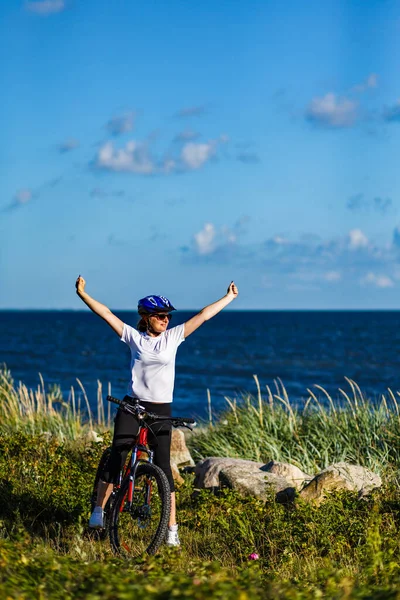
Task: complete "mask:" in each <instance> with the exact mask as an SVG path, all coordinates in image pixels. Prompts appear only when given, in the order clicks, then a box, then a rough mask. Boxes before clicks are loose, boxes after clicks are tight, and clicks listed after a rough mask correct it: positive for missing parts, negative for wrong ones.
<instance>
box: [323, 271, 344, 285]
mask: <svg viewBox="0 0 400 600" xmlns="http://www.w3.org/2000/svg"><path fill="white" fill-rule="evenodd" d="M322 278H323V279H325V281H330V282H332V283H335V282H337V281H340V280H341V279H342V275H341V273H340V272H339V271H327V272H326V273H324V274H323V275H322Z"/></svg>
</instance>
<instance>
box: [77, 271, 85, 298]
mask: <svg viewBox="0 0 400 600" xmlns="http://www.w3.org/2000/svg"><path fill="white" fill-rule="evenodd" d="M85 285H86V281H85V280H84V279H83V277H81V276H80V275H78V279H77V280H76V282H75V288H76V293H77V294H78V295H81V294H83V292H84V291H85Z"/></svg>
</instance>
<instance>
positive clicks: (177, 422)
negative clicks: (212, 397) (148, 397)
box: [107, 396, 196, 429]
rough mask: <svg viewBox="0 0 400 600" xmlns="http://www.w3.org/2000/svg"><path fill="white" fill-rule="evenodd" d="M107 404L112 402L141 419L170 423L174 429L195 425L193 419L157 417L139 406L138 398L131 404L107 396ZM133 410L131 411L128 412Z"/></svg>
mask: <svg viewBox="0 0 400 600" xmlns="http://www.w3.org/2000/svg"><path fill="white" fill-rule="evenodd" d="M107 400H108V402H113V403H114V404H118V405H119V406H121V407H122V408H123V409H124V410H127V409H128V412H134V413H135V415H136V416H142V418H148V419H151V420H152V421H171V423H172V425H173V426H174V427H179V426H181V427H187V428H188V429H191V427H189V424H193V423H196V421H195V419H190V418H188V419H187V418H185V417H167V416H164V415H157V414H156V413H153V412H149V411H147V410H146V409H145V408H144V407H143V406H140V404H139V398H133V402H128V401H126V400H119V399H118V398H114V397H113V396H107ZM129 409H133V410H129Z"/></svg>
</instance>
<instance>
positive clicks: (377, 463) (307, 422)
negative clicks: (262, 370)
mask: <svg viewBox="0 0 400 600" xmlns="http://www.w3.org/2000/svg"><path fill="white" fill-rule="evenodd" d="M346 381H347V386H348V388H349V389H348V390H347V391H345V390H344V389H341V390H339V394H340V398H339V400H340V401H338V400H334V399H333V398H332V397H331V396H330V395H329V394H328V393H327V391H326V390H324V388H322V387H321V386H315V387H316V390H315V391H314V390H311V389H308V390H307V392H308V398H307V400H306V402H305V404H304V407H302V408H301V409H300V408H296V407H295V406H294V405H292V404H291V402H290V400H289V397H288V394H287V392H286V390H285V387H284V386H283V384H282V383H281V382H280V381H277V382H275V385H276V390H275V392H276V393H272V391H271V389H270V388H269V387H268V386H267V388H266V390H267V393H266V396H265V397H263V396H262V394H261V388H260V385H259V383H258V379H257V378H256V382H257V389H258V394H257V395H256V396H252V395H251V394H245V395H243V396H242V397H241V398H239V399H237V398H234V399H230V398H226V401H227V410H225V411H224V412H223V413H222V414H220V415H219V417H218V419H217V421H216V423H214V424H213V426H212V427H207V428H202V429H201V430H200V431H199V433H198V434H196V435H195V436H194V437H193V438H192V440H191V441H190V446H191V450H192V452H193V455H194V458H195V459H200V458H203V457H205V456H227V457H228V456H229V457H237V458H246V459H249V460H255V461H264V462H268V461H270V460H272V459H273V460H277V461H283V462H289V463H291V464H294V465H296V466H298V467H299V468H301V469H302V470H303V471H305V472H308V473H310V474H313V473H316V472H317V471H319V470H321V469H322V468H324V467H326V466H327V465H328V464H332V463H333V462H338V461H346V462H350V463H353V464H360V465H363V466H366V467H369V468H370V469H372V470H374V471H376V472H379V473H382V472H384V471H387V470H388V469H398V468H399V467H400V415H399V405H398V393H396V394H394V393H393V392H392V391H391V390H388V393H387V395H383V396H381V398H380V399H379V400H378V401H377V402H372V401H370V400H369V399H367V398H366V397H365V396H364V395H363V393H362V391H361V390H360V388H359V387H358V385H357V384H356V383H355V382H354V381H352V380H350V379H347V380H346ZM316 392H318V394H319V395H318V396H317V394H316Z"/></svg>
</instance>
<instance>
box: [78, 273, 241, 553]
mask: <svg viewBox="0 0 400 600" xmlns="http://www.w3.org/2000/svg"><path fill="white" fill-rule="evenodd" d="M75 285H76V293H77V294H78V296H79V297H80V298H81V300H83V302H84V303H85V304H86V305H87V306H88V307H89V308H90V309H91V310H92V311H93V312H94V313H95V314H96V315H98V316H99V317H101V318H102V319H104V321H106V323H108V325H110V327H111V328H112V329H113V330H114V331H115V333H117V334H118V336H119V337H120V339H121V340H122V341H123V342H125V343H126V344H127V345H128V346H129V347H130V349H131V365H130V369H131V377H130V383H129V389H128V394H129V395H130V396H132V397H135V398H139V399H140V401H141V404H142V405H143V406H144V407H145V408H146V409H147V410H149V411H151V412H154V413H156V414H160V415H167V416H170V415H171V402H172V393H173V389H174V380H175V356H176V351H177V349H178V346H179V345H180V344H181V343H182V342H183V341H184V340H185V339H186V338H187V337H188V336H189V335H190V334H191V333H193V332H194V331H195V330H196V329H197V328H198V327H200V325H202V324H203V323H204V322H205V321H208V320H209V319H211V318H212V317H214V316H215V315H216V314H217V313H219V312H220V311H221V310H222V309H223V308H225V306H227V305H228V304H229V303H230V302H232V300H234V299H235V298H236V297H237V295H238V289H237V287H236V285H235V284H234V282H233V281H232V282H231V283H230V285H229V287H228V290H227V293H226V295H225V296H224V297H223V298H221V299H220V300H217V302H214V303H213V304H210V305H209V306H206V307H205V308H203V309H202V310H201V311H200V312H199V313H198V314H197V315H195V316H194V317H192V318H191V319H189V320H188V321H186V323H183V324H182V325H178V326H177V327H172V328H171V329H168V330H167V327H168V324H169V321H170V319H171V312H172V311H174V310H175V308H174V307H173V306H172V304H171V303H170V301H169V300H168V299H167V298H165V297H164V296H146V297H145V298H142V299H141V300H139V303H138V312H139V315H140V321H139V323H138V325H137V330H136V329H134V328H133V327H131V326H130V325H127V324H126V323H123V322H122V321H121V320H120V319H119V318H118V317H117V316H116V315H114V314H113V313H112V312H111V311H110V309H109V308H107V307H106V306H105V305H104V304H101V303H100V302H98V301H97V300H94V298H92V297H91V296H89V294H87V293H86V292H85V285H86V282H85V280H84V279H83V277H81V276H79V277H78V279H77V280H76V284H75ZM137 431H138V423H137V421H136V420H135V418H134V417H133V415H130V414H127V413H126V412H124V411H122V410H118V412H117V415H116V418H115V426H114V437H113V443H112V449H111V455H110V458H109V461H108V464H107V465H106V467H105V470H104V473H103V477H102V481H101V482H100V484H99V487H98V494H97V506H96V507H95V509H94V511H93V513H92V515H91V517H90V520H89V527H93V528H102V527H103V508H104V506H105V505H106V503H107V500H108V498H109V496H110V494H111V492H112V489H113V483H114V482H116V481H117V480H118V476H119V473H120V470H121V468H122V466H123V464H124V463H125V459H126V455H127V452H128V450H129V448H130V447H131V445H132V442H133V440H134V439H135V436H136V434H137ZM153 431H154V427H153ZM154 434H155V438H156V439H155V440H154V439H153V444H152V440H151V439H149V444H150V445H154V462H155V464H156V465H158V466H159V467H160V468H161V469H162V470H163V471H164V473H165V475H166V476H167V479H168V481H169V484H170V487H171V513H170V519H169V527H168V536H167V544H168V545H170V546H179V545H180V542H179V537H178V525H177V523H176V505H175V491H174V490H175V488H174V480H173V478H172V472H171V465H170V446H171V427H170V426H168V425H165V424H164V425H162V426H160V427H159V428H158V430H157V431H154Z"/></svg>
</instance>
